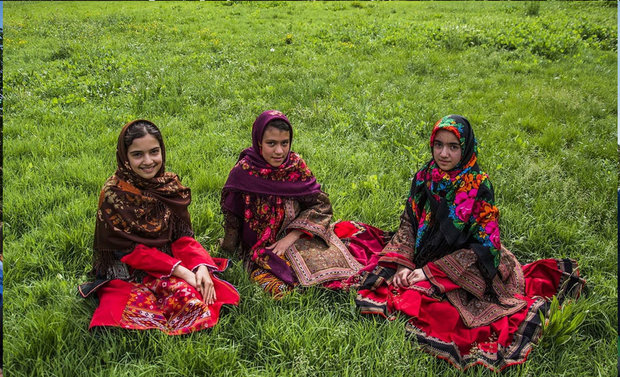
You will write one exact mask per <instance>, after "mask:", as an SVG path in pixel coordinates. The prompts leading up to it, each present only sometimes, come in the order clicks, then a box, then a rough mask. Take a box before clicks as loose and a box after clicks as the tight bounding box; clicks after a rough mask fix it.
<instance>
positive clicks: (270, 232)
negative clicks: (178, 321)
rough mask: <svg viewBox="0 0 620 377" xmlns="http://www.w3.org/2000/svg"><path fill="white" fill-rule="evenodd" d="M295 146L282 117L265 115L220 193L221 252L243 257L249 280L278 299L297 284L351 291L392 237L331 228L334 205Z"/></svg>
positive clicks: (347, 226)
mask: <svg viewBox="0 0 620 377" xmlns="http://www.w3.org/2000/svg"><path fill="white" fill-rule="evenodd" d="M292 141H293V128H292V127H291V124H290V122H289V120H288V118H287V117H286V116H285V115H284V114H283V113H281V112H279V111H276V110H268V111H265V112H263V113H262V114H260V115H259V116H258V118H257V119H256V121H255V122H254V124H253V126H252V147H251V148H247V149H245V150H244V151H243V152H241V155H240V156H239V159H238V161H237V164H236V165H235V166H234V168H233V169H232V170H231V172H230V174H229V176H228V180H227V181H226V184H225V185H224V188H223V190H222V200H221V206H222V212H223V213H224V232H225V235H224V239H223V241H222V248H223V249H224V250H227V251H229V252H235V251H236V252H238V254H240V257H241V259H242V260H243V261H244V265H245V267H246V268H247V269H248V270H249V271H250V277H251V279H252V280H254V281H256V282H257V283H258V284H260V285H261V287H262V288H263V289H264V290H265V291H267V292H269V293H270V294H271V295H272V296H273V297H274V298H276V299H278V298H281V297H283V296H284V295H286V294H287V293H288V292H290V291H291V290H292V289H293V287H294V286H296V285H298V284H301V285H302V286H310V285H317V284H321V285H323V286H326V287H329V288H335V289H336V288H346V287H347V286H348V284H347V281H346V280H347V279H348V278H349V277H351V276H352V275H354V274H356V273H357V271H358V270H359V269H361V268H362V267H363V266H365V265H366V264H368V263H369V260H370V258H371V257H372V255H373V251H374V252H379V251H381V249H382V246H383V245H385V242H386V238H387V236H386V234H385V233H384V232H382V231H380V230H379V229H376V228H373V227H371V226H368V225H365V224H360V223H353V222H342V223H338V224H336V225H335V226H330V221H331V218H332V208H331V204H330V201H329V198H328V196H327V194H325V193H324V192H323V191H322V190H321V186H320V185H319V184H318V183H317V181H316V178H315V177H314V175H313V174H312V172H311V171H310V169H308V167H307V166H306V163H305V162H304V160H303V159H302V158H301V157H300V156H299V155H298V154H296V153H295V152H293V151H291V143H292ZM339 237H340V238H343V240H341V239H340V238H339ZM347 246H348V247H347Z"/></svg>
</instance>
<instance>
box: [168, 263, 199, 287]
mask: <svg viewBox="0 0 620 377" xmlns="http://www.w3.org/2000/svg"><path fill="white" fill-rule="evenodd" d="M172 276H176V277H178V278H181V279H183V280H185V281H186V282H187V284H189V285H191V286H192V287H194V288H196V289H198V287H197V285H196V275H195V274H194V273H193V272H191V271H190V270H188V269H187V268H186V267H183V266H181V265H180V264H177V266H176V267H175V268H174V270H172Z"/></svg>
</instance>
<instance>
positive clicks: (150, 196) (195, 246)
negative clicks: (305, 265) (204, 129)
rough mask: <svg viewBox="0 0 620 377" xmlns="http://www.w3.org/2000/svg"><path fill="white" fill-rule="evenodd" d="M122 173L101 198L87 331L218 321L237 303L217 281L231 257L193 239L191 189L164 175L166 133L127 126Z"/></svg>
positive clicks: (147, 125) (172, 330)
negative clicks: (94, 296) (93, 304)
mask: <svg viewBox="0 0 620 377" xmlns="http://www.w3.org/2000/svg"><path fill="white" fill-rule="evenodd" d="M116 161H117V164H118V167H117V169H116V173H115V174H114V175H113V176H112V177H110V178H109V179H108V180H107V182H106V183H105V185H104V186H103V189H102V190H101V194H100V197H99V209H98V211H97V220H96V226H95V242H94V258H93V271H92V274H93V275H94V276H95V277H96V279H95V281H94V282H90V283H86V284H83V285H82V286H80V287H79V290H80V293H81V294H82V296H84V297H87V296H88V295H90V294H91V293H92V292H95V291H97V293H98V296H99V306H98V308H97V309H96V310H95V313H94V315H93V318H92V320H91V323H90V327H91V328H92V327H94V326H118V327H123V328H129V329H140V330H146V329H159V330H161V331H163V332H165V333H167V334H169V335H177V334H184V333H189V332H193V331H198V330H201V329H204V328H207V327H211V326H213V325H215V324H216V323H217V320H218V318H219V310H220V307H221V306H222V305H223V304H233V305H236V304H237V303H238V302H239V294H238V292H237V291H236V290H235V288H234V287H233V286H232V285H231V284H229V283H227V282H225V281H223V280H220V279H218V278H217V277H216V276H214V275H213V272H216V271H223V270H224V269H225V268H226V266H227V263H228V260H226V259H220V258H212V257H211V256H210V255H209V254H208V253H207V251H206V250H205V249H204V248H203V247H202V245H200V243H198V242H197V241H196V240H195V239H194V238H193V237H194V232H193V231H192V227H191V222H190V216H189V212H188V210H187V207H188V205H189V204H190V202H191V192H190V189H189V188H187V187H185V186H183V185H182V184H181V182H180V180H179V177H178V176H177V175H176V174H174V173H171V172H166V171H165V161H166V150H165V148H164V143H163V139H162V136H161V133H160V131H159V129H157V127H156V126H155V125H154V124H153V123H151V122H150V121H147V120H135V121H133V122H130V123H128V124H126V125H125V127H123V129H122V131H121V133H120V135H119V137H118V144H117V149H116Z"/></svg>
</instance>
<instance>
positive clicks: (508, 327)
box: [356, 115, 584, 370]
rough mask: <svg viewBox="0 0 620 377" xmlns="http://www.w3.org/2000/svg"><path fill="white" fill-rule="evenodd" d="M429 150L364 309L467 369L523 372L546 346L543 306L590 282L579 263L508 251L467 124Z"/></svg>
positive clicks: (456, 123)
mask: <svg viewBox="0 0 620 377" xmlns="http://www.w3.org/2000/svg"><path fill="white" fill-rule="evenodd" d="M430 148H431V152H432V158H431V160H430V161H428V162H427V163H426V164H425V165H424V166H423V167H422V169H420V170H419V171H418V172H417V173H416V175H415V179H414V180H413V182H412V185H411V190H410V193H409V198H408V199H407V202H406V203H405V211H404V212H403V214H402V216H401V223H400V227H399V229H398V231H397V233H396V234H395V235H394V237H393V238H392V240H391V241H390V242H389V243H388V245H387V246H386V247H385V248H384V250H383V252H382V253H381V256H380V258H379V260H378V263H376V264H375V265H373V266H368V267H367V268H366V269H364V271H362V272H361V273H360V275H359V278H360V285H359V291H358V297H357V300H356V302H357V305H358V306H359V307H360V308H361V311H362V313H374V314H379V315H382V316H385V317H388V318H394V317H395V316H396V314H397V313H402V314H404V315H406V316H408V317H410V318H409V320H408V322H407V326H406V330H407V332H408V334H409V335H411V336H412V337H415V338H416V340H417V342H418V344H419V345H420V346H421V347H422V348H423V349H424V350H426V351H428V352H430V353H432V354H434V355H436V356H438V357H440V358H443V359H446V360H448V361H449V362H450V363H452V364H453V365H455V366H456V367H458V368H459V369H460V368H467V367H469V366H471V365H474V364H482V365H484V366H486V367H488V368H490V369H494V370H501V369H503V368H504V367H506V366H508V365H512V364H518V363H522V362H524V361H525V359H526V357H527V355H528V353H529V352H530V350H531V348H532V344H533V343H534V342H536V341H537V340H538V338H539V337H540V334H541V327H542V326H541V319H540V316H539V311H543V312H545V313H546V311H547V308H548V301H547V300H545V298H549V297H551V296H553V295H558V296H559V297H560V299H562V298H563V297H564V296H565V295H566V294H567V293H572V294H574V295H577V294H578V293H579V292H580V290H581V287H582V286H583V284H584V281H583V280H582V279H580V278H579V273H578V270H577V266H576V263H575V262H574V261H572V260H569V259H562V260H559V259H544V260H539V261H536V262H534V263H531V264H527V265H524V266H521V264H519V262H518V261H517V259H516V258H515V257H514V255H513V254H512V253H511V252H510V251H508V250H507V249H506V248H505V247H503V246H502V245H501V242H500V235H499V227H498V217H499V211H498V209H497V207H495V205H494V194H493V187H492V186H491V182H490V181H489V177H488V176H487V174H486V173H484V172H482V171H481V170H480V168H479V167H478V163H477V146H476V139H475V137H474V133H473V130H472V128H471V126H470V124H469V122H468V121H467V120H466V119H465V118H463V117H461V116H458V115H449V116H446V117H443V118H442V119H440V120H439V121H438V122H437V123H436V124H435V127H434V128H433V131H432V134H431V138H430Z"/></svg>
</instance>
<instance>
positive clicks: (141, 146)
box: [127, 134, 162, 179]
mask: <svg viewBox="0 0 620 377" xmlns="http://www.w3.org/2000/svg"><path fill="white" fill-rule="evenodd" d="M127 158H128V159H129V165H130V166H131V170H133V171H134V172H135V173H136V174H138V175H139V176H140V177H142V178H144V179H151V178H153V177H155V175H156V174H157V172H158V171H159V169H160V168H161V164H162V154H161V146H160V145H159V141H158V140H157V139H156V138H155V136H153V135H151V134H146V135H144V136H142V137H139V138H136V139H133V141H132V143H131V145H130V146H129V147H128V148H127Z"/></svg>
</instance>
